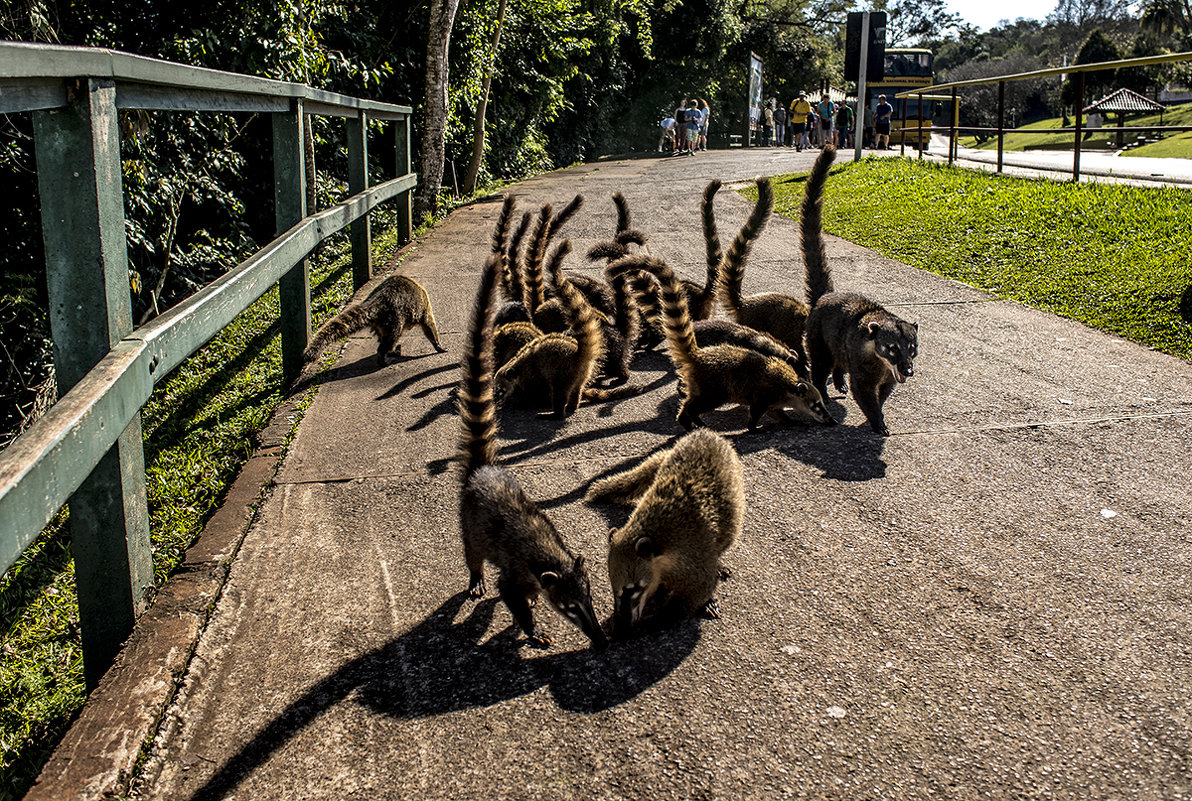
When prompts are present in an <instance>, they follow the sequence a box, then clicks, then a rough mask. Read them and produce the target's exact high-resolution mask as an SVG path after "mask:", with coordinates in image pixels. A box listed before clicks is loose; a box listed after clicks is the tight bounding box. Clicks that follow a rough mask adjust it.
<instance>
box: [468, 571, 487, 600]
mask: <svg viewBox="0 0 1192 801" xmlns="http://www.w3.org/2000/svg"><path fill="white" fill-rule="evenodd" d="M487 589H488V588H487V587H485V586H484V577H483V576H473V577H472V581H471V582H470V583H469V584H468V597H469V598H483V597H484V593H485V592H486V590H487Z"/></svg>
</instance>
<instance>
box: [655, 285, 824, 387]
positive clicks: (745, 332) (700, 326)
mask: <svg viewBox="0 0 1192 801" xmlns="http://www.w3.org/2000/svg"><path fill="white" fill-rule="evenodd" d="M635 281H636V282H637V285H638V286H639V287H641V286H643V285H646V284H648V285H649V289H648V290H647V291H640V292H638V294H637V301H638V303H639V304H641V306H642V316H643V317H649V318H652V319H658V320H659V321H661V319H662V294H661V292H660V290H659V289H658V282H657V281H656V280H655V279H654V277H653V276H652V275H650V274H649V273H645V274H642V273H638V277H637V278H636V279H635ZM692 328H693V329H694V330H695V342H696V344H697V345H699V346H700V347H701V348H710V347H712V346H713V345H737V346H738V347H742V348H749V349H750V350H756V351H757V352H758V353H761V354H763V355H765V356H773V357H774V358H776V359H781V360H782V361H784V362H786V363H787V364H789V365H790V366H791V367H793V368H794V369H795V372H796V373H798V374H799V377H800V378H810V377H811V373H810V372H809V371H808V369H807V363H806V362H804V361H803V360H802V359H801V358H799V356H798V355H797V354H796V353H794V352H793V351H791V349H790V348H788V347H787V346H786V345H783V344H782V343H781V342H779V341H778V340H777V339H775V338H774V337H773V336H771V335H770V334H763V333H762V332H761V331H755V330H753V329H752V328H750V327H749V326H745V325H741V324H740V323H735V322H733V321H732V320H726V319H724V318H722V317H718V318H714V319H711V320H696V321H694V322H693V323H692Z"/></svg>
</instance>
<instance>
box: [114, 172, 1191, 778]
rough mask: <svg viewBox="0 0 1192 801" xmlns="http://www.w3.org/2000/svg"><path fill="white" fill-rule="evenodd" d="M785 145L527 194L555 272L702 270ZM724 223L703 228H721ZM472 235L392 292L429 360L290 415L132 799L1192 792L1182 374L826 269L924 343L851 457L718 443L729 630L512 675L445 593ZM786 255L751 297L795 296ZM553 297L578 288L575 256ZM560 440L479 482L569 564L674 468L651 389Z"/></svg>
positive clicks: (536, 433)
mask: <svg viewBox="0 0 1192 801" xmlns="http://www.w3.org/2000/svg"><path fill="white" fill-rule="evenodd" d="M813 157H814V154H813V153H812V154H808V153H802V154H797V153H793V152H789V151H779V150H773V151H769V150H765V151H763V150H757V151H749V152H741V151H736V152H716V153H705V154H700V155H699V156H696V157H692V158H670V159H642V160H630V161H618V162H603V163H597V164H590V165H585V166H580V167H575V168H572V169H568V170H564V171H560V172H556V173H552V174H550V175H546V176H541V177H538V178H535V179H532V180H529V181H526V182H524V183H522V184H520V185H518V186H516V187H514V189H515V191H516V192H517V193H518V195H519V196H520V197H521V198H522V203H523V207H524V208H531V207H533V206H534V205H535V204H538V203H541V202H543V201H551V202H555V203H561V202H564V201H566V200H567V199H568V198H569V197H570V196H571V195H572V194H573V193H575V192H577V191H578V192H583V193H584V194H585V196H586V198H587V203H586V205H585V207H584V209H583V211H582V212H581V214H580V215H579V216H578V217H577V219H576V220H574V221H573V222H572V223H571V224H570V225H569V227H568V228H567V229H565V233H566V234H568V235H570V236H571V237H572V238H573V240H574V241H575V243H576V245H577V247H576V252H579V253H582V252H584V251H585V250H586V248H587V246H588V245H590V244H591V243H593V242H594V241H596V240H597V239H599V238H601V237H603V236H605V235H607V234H608V232H610V231H612V230H613V226H614V223H615V217H614V214H613V207H612V204H611V202H610V200H609V196H610V194H611V193H612V192H613V191H615V190H620V191H622V192H624V193H625V194H626V196H627V197H628V198H629V200H630V203H631V206H632V209H633V211H634V215H635V216H634V221H635V223H636V224H637V225H638V226H640V227H641V228H643V229H644V230H646V231H647V232H649V234H650V236H651V240H650V246H651V249H652V250H653V251H654V252H655V253H657V254H660V255H662V256H663V257H664V258H666V259H667V260H668V262H670V263H671V264H672V265H674V266H676V267H677V268H678V270H679V271H680V272H681V273H685V274H689V275H696V274H699V273H700V272H701V270H702V267H701V266H700V265H701V263H702V241H701V239H700V234H699V224H698V204H699V194H700V191H701V189H702V187H703V186H704V184H705V182H706V181H707V180H708V179H709V178H711V177H718V178H722V179H725V180H726V181H742V180H745V179H748V178H749V177H750V176H753V175H756V174H759V173H779V172H786V171H792V170H801V169H807V167H808V166H809V165H810V160H811V159H812V158H813ZM748 209H749V204H748V203H747V202H746V201H745V200H744V199H742V198H741V197H739V196H737V195H735V194H733V193H730V192H722V193H721V196H720V197H719V198H718V210H719V219H720V221H721V227H722V230H725V231H727V230H734V229H735V227H736V226H737V225H739V223H740V222H742V221H743V220H744V218H745V216H746V215H747V213H748ZM498 210H499V202H498V200H497V199H495V198H494V199H490V200H486V201H481V202H477V203H474V204H472V205H470V206H466V207H464V208H462V209H459V210H458V211H456V212H455V213H453V214H452V215H451V217H450V218H449V219H448V220H447V221H446V222H445V223H444V224H443V225H442V226H441V227H439V228H438V229H436V230H435V231H434V232H433V234H432V235H431V236H430V237H429V238H428V239H427V240H426V241H425V242H424V243H423V244H422V245H421V246H420V247H419V248H418V250H417V251H416V252H414V253H413V254H412V255H411V256H410V257H409V258H408V259H407V260H406V261H405V262H404V263H403V264H402V265H401V267H400V269H401V270H402V271H403V272H405V273H406V274H408V275H411V276H413V277H415V278H416V279H418V280H419V281H420V282H422V283H423V284H424V285H425V286H426V287H427V288H428V290H429V293H430V296H431V299H432V301H433V303H434V306H435V310H436V314H437V316H438V319H439V322H440V326H441V328H442V329H443V333H444V338H445V342H446V344H447V346H448V347H449V348H450V351H451V352H450V353H448V354H445V355H439V354H436V353H434V351H433V350H432V348H431V347H430V346H429V344H427V343H426V342H425V341H423V340H421V339H420V337H419V336H417V335H413V334H411V335H410V336H409V338H408V339H407V340H406V344H405V352H406V354H407V355H408V358H406V359H405V360H404V361H402V362H400V363H398V364H395V365H391V366H389V367H386V368H384V369H377V368H376V367H375V366H374V364H373V362H372V361H371V356H372V352H373V345H372V341H371V340H370V339H369V338H367V337H354V338H352V339H350V340H349V341H348V344H347V346H346V349H345V351H344V354H343V358H342V360H341V361H340V362H339V365H338V366H336V367H335V368H333V369H332V372H331V380H329V381H328V382H327V383H325V384H323V385H322V386H321V388H320V389H319V391H318V396H317V398H316V399H315V401H314V404H313V405H312V406H311V408H310V410H309V411H308V412H307V414H306V417H305V419H304V420H303V422H302V425H301V427H300V429H299V432H298V435H297V438H296V439H295V441H294V442H293V444H292V445H291V447H290V450H289V453H288V455H287V456H286V459H285V462H284V465H283V466H282V469H281V471H280V472H279V474H278V475H277V477H276V483H275V486H274V487H273V488H272V490H271V492H270V493H269V495H268V497H267V498H266V500H265V501H264V503H263V505H262V508H261V510H260V513H259V516H258V519H257V521H256V522H255V524H254V525H253V527H252V529H251V530H250V532H249V534H248V536H247V537H246V539H245V541H244V544H243V547H242V549H241V551H240V553H239V556H238V557H237V559H236V562H235V564H234V566H233V569H232V572H231V576H230V579H229V581H228V584H227V586H226V588H225V590H224V592H223V595H222V597H221V598H220V600H219V603H218V606H217V607H216V610H215V613H214V616H213V618H212V620H211V623H210V625H209V626H208V627H207V629H206V631H205V632H204V634H203V637H202V639H201V641H200V642H199V644H198V647H197V651H196V654H195V657H194V659H193V661H192V663H191V667H190V670H189V673H188V675H187V678H186V681H185V685H184V688H183V690H182V692H181V694H180V696H179V697H178V699H177V701H176V702H175V704H174V705H173V706H172V707H171V709H170V710H169V712H168V714H167V716H166V720H165V723H164V725H163V727H162V731H161V733H160V735H159V736H158V738H157V740H156V742H155V743H154V744H153V747H152V749H151V752H150V754H149V758H148V760H147V761H146V764H145V769H144V771H143V773H142V776H141V778H140V779H139V781H138V782H137V785H136V794H135V795H136V797H138V798H145V799H192V798H193V799H210V798H224V797H227V798H232V797H235V798H252V799H287V800H289V799H296V798H336V799H341V798H360V799H366V798H367V799H374V798H418V799H436V798H442V799H468V798H476V799H490V798H550V799H554V798H558V799H571V798H600V799H639V798H651V799H690V798H708V799H710V798H733V799H754V798H785V797H796V798H841V799H871V798H893V799H905V798H932V797H934V798H1079V799H1091V798H1105V799H1109V798H1127V797H1132V798H1166V799H1178V798H1189V797H1192V779H1190V776H1192V704H1190V703H1189V691H1190V689H1192V621H1190V619H1189V618H1190V617H1192V612H1190V604H1192V580H1190V579H1189V574H1190V568H1192V526H1190V525H1189V520H1190V514H1189V509H1192V485H1190V483H1189V481H1188V476H1189V474H1192V449H1190V448H1189V447H1188V443H1189V441H1190V435H1192V365H1189V364H1187V363H1185V362H1182V361H1180V360H1177V359H1173V358H1170V357H1167V356H1163V355H1159V354H1156V353H1154V352H1151V351H1149V350H1147V349H1145V348H1142V347H1139V346H1137V345H1134V344H1131V343H1128V342H1123V341H1121V340H1119V339H1116V338H1114V337H1111V336H1106V335H1104V334H1100V333H1097V332H1094V331H1090V330H1089V329H1087V328H1084V327H1082V326H1080V325H1078V324H1075V323H1072V322H1068V321H1065V320H1062V319H1059V318H1057V317H1053V316H1051V315H1048V314H1043V313H1040V312H1036V311H1032V310H1029V309H1025V308H1023V307H1021V306H1019V305H1017V304H1014V303H1010V302H1005V301H999V300H996V299H994V298H992V297H990V296H988V295H986V294H985V293H983V292H980V291H978V290H976V289H973V288H971V287H968V286H965V285H963V284H959V283H956V282H952V281H948V280H945V279H942V278H938V277H935V276H932V275H929V274H926V273H923V272H920V271H918V270H915V269H912V268H910V267H907V266H905V265H902V264H899V263H896V262H893V261H889V260H886V259H883V258H880V257H878V256H876V255H874V254H873V253H871V252H869V251H866V250H864V249H862V248H859V247H856V246H854V245H852V244H850V243H848V242H844V241H842V240H839V239H829V242H828V256H829V258H830V259H831V260H832V263H833V265H834V269H835V275H836V283H837V286H838V287H839V288H846V289H851V290H859V291H863V292H866V293H869V294H871V295H872V296H874V297H876V298H879V299H881V300H882V301H884V302H885V303H886V304H887V305H889V306H890V307H891V308H892V309H894V310H896V311H897V312H898V313H899V314H901V315H903V316H905V317H907V318H909V319H912V320H916V321H918V322H919V324H920V330H921V356H920V358H919V360H918V363H917V365H916V367H917V369H916V373H915V377H914V378H913V379H911V380H910V381H909V382H908V383H907V384H905V385H904V386H901V387H899V388H898V390H897V391H896V392H895V393H894V395H893V397H892V398H891V400H890V401H889V403H888V404H887V407H886V408H887V420H888V422H889V425H890V428H891V430H892V432H893V436H891V437H889V438H888V439H880V438H877V437H875V436H873V435H872V434H871V433H870V431H869V429H868V427H867V426H866V425H865V423H864V420H863V418H862V416H861V414H860V413H859V411H858V409H857V407H856V405H855V404H854V403H853V402H852V401H851V399H846V398H841V397H833V399H832V401H831V404H830V406H831V407H832V408H833V410H834V411H835V412H836V414H837V416H843V417H844V418H845V424H844V425H842V426H838V427H835V428H818V427H817V428H805V427H794V428H784V427H771V426H767V427H766V428H765V429H764V430H763V431H761V432H757V433H747V432H746V431H745V430H744V427H745V420H746V418H745V415H744V412H743V410H732V409H725V410H722V411H720V412H717V413H713V414H709V415H707V420H708V422H709V423H710V424H711V425H712V426H713V427H714V428H715V429H717V430H719V431H722V432H724V433H725V434H726V435H727V436H728V437H729V439H730V440H731V441H732V442H733V443H734V445H735V446H736V448H737V449H738V451H739V453H740V454H741V457H742V461H743V463H744V468H745V479H746V487H747V492H748V500H749V509H748V513H747V517H746V525H745V532H744V535H743V537H742V538H741V540H740V542H739V543H738V545H737V546H736V547H735V548H734V549H733V550H732V551H730V552H729V554H728V559H727V561H728V562H729V564H730V565H731V567H732V568H733V570H734V576H733V578H732V579H731V580H730V581H729V582H727V583H726V584H725V585H724V587H723V590H722V593H721V609H722V612H723V618H722V619H721V620H717V621H704V622H692V623H689V624H686V625H683V626H681V627H679V628H677V629H674V630H672V631H669V632H666V633H663V634H660V635H657V636H652V637H646V638H643V639H639V640H635V641H632V642H629V643H623V644H617V645H614V646H613V647H612V648H610V649H609V650H608V651H606V652H603V653H599V654H594V653H592V652H590V651H589V650H587V649H586V641H585V640H584V639H583V638H582V636H581V635H580V634H579V633H578V632H577V631H575V630H574V629H572V628H570V627H569V626H567V625H565V624H564V622H563V621H562V620H561V619H560V618H559V617H558V616H555V615H553V613H551V612H550V611H549V610H547V609H540V610H539V615H540V618H541V619H542V620H543V622H545V624H546V625H547V627H548V629H549V630H550V631H551V632H552V633H554V634H555V635H556V636H557V642H556V644H555V646H554V647H553V648H551V649H550V650H546V651H539V650H535V649H532V648H529V647H526V646H524V645H523V644H522V643H521V642H520V638H519V636H518V634H517V632H516V631H515V630H513V629H512V628H511V621H510V617H509V614H508V612H507V611H506V609H505V608H504V607H503V606H501V605H500V604H499V603H498V602H497V601H495V600H494V599H491V598H488V599H484V600H482V601H481V602H479V603H473V602H472V601H469V600H467V599H466V598H465V595H464V590H465V589H466V586H467V573H466V570H465V568H464V566H463V562H462V557H461V553H460V545H459V535H458V527H457V521H456V495H457V492H458V479H457V476H456V474H455V472H454V471H453V469H452V468H451V466H450V465H449V459H450V457H451V455H452V452H453V449H454V441H455V437H456V432H457V421H456V417H455V415H454V411H453V401H452V397H451V394H450V393H451V390H452V387H453V386H454V384H455V381H456V378H457V363H458V353H459V347H460V344H461V341H462V328H463V326H464V324H465V319H466V313H467V310H468V308H469V306H470V304H471V301H472V296H473V292H474V288H475V285H476V281H477V277H478V274H479V271H480V268H481V262H482V259H483V256H484V253H485V251H486V250H487V247H488V245H487V242H488V236H489V233H490V231H491V228H492V225H493V222H494V220H495V217H496V214H497V211H498ZM797 252H798V233H797V228H796V225H795V223H794V222H791V221H787V220H782V219H776V220H774V221H773V222H772V223H771V224H770V226H769V228H768V229H767V230H766V232H765V234H764V235H763V236H762V238H761V240H760V241H759V243H758V246H757V248H756V249H755V252H754V255H753V257H752V260H751V262H750V266H749V269H748V272H747V276H746V282H747V287H748V289H749V290H751V291H762V290H787V291H798V290H797V288H798V287H799V286H800V285H801V281H802V276H801V270H802V267H801V263H800V260H799V258H798V256H797ZM571 267H572V269H576V270H581V271H583V270H586V269H587V268H585V267H584V266H582V265H581V264H580V263H579V261H578V260H573V262H572V264H571ZM635 368H636V369H637V370H639V371H640V373H641V376H640V378H639V380H645V381H649V382H652V383H653V384H654V388H653V389H652V390H651V391H650V392H649V393H648V394H646V395H643V396H641V397H638V398H635V399H632V400H629V401H624V402H621V403H616V404H612V405H605V406H595V407H592V406H585V407H581V408H580V410H579V412H578V413H577V414H576V415H575V416H573V417H572V418H570V419H569V420H567V421H566V422H563V423H561V424H560V423H556V422H553V421H546V420H542V419H538V418H536V417H534V416H533V415H531V414H529V413H524V412H510V413H507V414H505V415H504V416H503V419H502V430H501V434H502V453H503V459H504V461H505V462H506V464H508V465H509V466H510V467H511V468H512V469H513V470H514V471H515V473H516V474H517V476H518V477H519V479H520V480H521V481H522V482H523V483H524V484H525V486H526V488H527V490H528V492H529V493H530V494H531V496H533V497H535V498H538V499H540V500H541V502H542V505H543V506H544V507H545V508H546V509H547V510H548V511H549V513H550V514H551V515H552V516H553V517H554V519H555V521H556V523H557V524H558V525H559V527H560V529H561V530H562V531H563V532H564V533H565V536H566V537H567V538H568V540H569V541H570V542H571V543H572V545H573V547H575V548H576V549H578V550H579V551H581V552H582V553H584V554H586V555H587V556H588V557H589V562H590V564H591V566H592V569H591V572H592V578H593V587H594V598H595V602H596V605H597V607H598V610H600V611H601V612H602V613H604V614H607V613H608V612H610V611H611V605H612V601H611V594H610V592H609V590H608V585H607V573H606V569H605V566H604V558H603V554H604V549H605V533H606V531H607V530H608V527H609V525H610V524H612V525H616V524H619V523H620V522H621V521H622V520H623V519H624V513H623V512H619V511H616V510H609V509H607V508H594V507H591V506H588V505H586V504H584V503H583V501H582V496H583V493H584V490H585V488H586V486H587V485H588V484H589V482H591V481H592V480H593V479H594V478H596V477H598V476H602V475H606V474H608V473H609V472H610V471H613V470H616V469H619V468H622V467H624V466H626V465H631V464H634V463H636V462H637V461H638V460H639V459H641V458H642V457H643V456H645V455H646V454H649V453H651V452H652V451H654V450H655V449H657V448H661V447H664V446H666V445H668V444H669V443H671V442H673V440H674V438H675V437H676V435H677V434H678V433H679V429H678V427H677V425H676V424H675V422H674V415H675V412H676V407H677V404H676V387H675V382H674V380H673V378H672V377H671V375H670V373H669V371H668V370H667V369H666V368H667V363H666V360H665V359H664V358H662V357H661V356H653V357H643V358H640V359H639V360H638V361H637V363H636V364H635Z"/></svg>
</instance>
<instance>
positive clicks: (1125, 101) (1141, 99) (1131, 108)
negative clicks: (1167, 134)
mask: <svg viewBox="0 0 1192 801" xmlns="http://www.w3.org/2000/svg"><path fill="white" fill-rule="evenodd" d="M1081 110H1082V111H1083V112H1084V113H1085V114H1116V115H1118V127H1119V128H1124V127H1125V126H1126V115H1127V114H1153V113H1154V112H1156V111H1157V112H1159V114H1160V115H1162V114H1163V104H1162V103H1156V102H1155V101H1154V100H1151V99H1150V98H1149V97H1145V96H1143V95H1140V94H1138V92H1135V91H1133V90H1131V89H1124V88H1123V89H1118V90H1116V91H1114V92H1110V93H1109V94H1107V95H1106V96H1105V97H1103V98H1101V99H1100V100H1098V101H1096V102H1095V103H1090V104H1089V105H1087V106H1085V107H1084V108H1083V109H1081ZM1160 124H1162V116H1160ZM1117 146H1118V147H1119V148H1120V147H1121V146H1122V132H1121V131H1118V132H1117Z"/></svg>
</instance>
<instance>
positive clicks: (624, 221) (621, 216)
mask: <svg viewBox="0 0 1192 801" xmlns="http://www.w3.org/2000/svg"><path fill="white" fill-rule="evenodd" d="M613 205H614V206H616V207H617V233H618V234H619V233H621V232H622V231H626V230H628V229H629V201H628V200H626V199H625V196H624V195H622V194H621V193H620V192H613Z"/></svg>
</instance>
